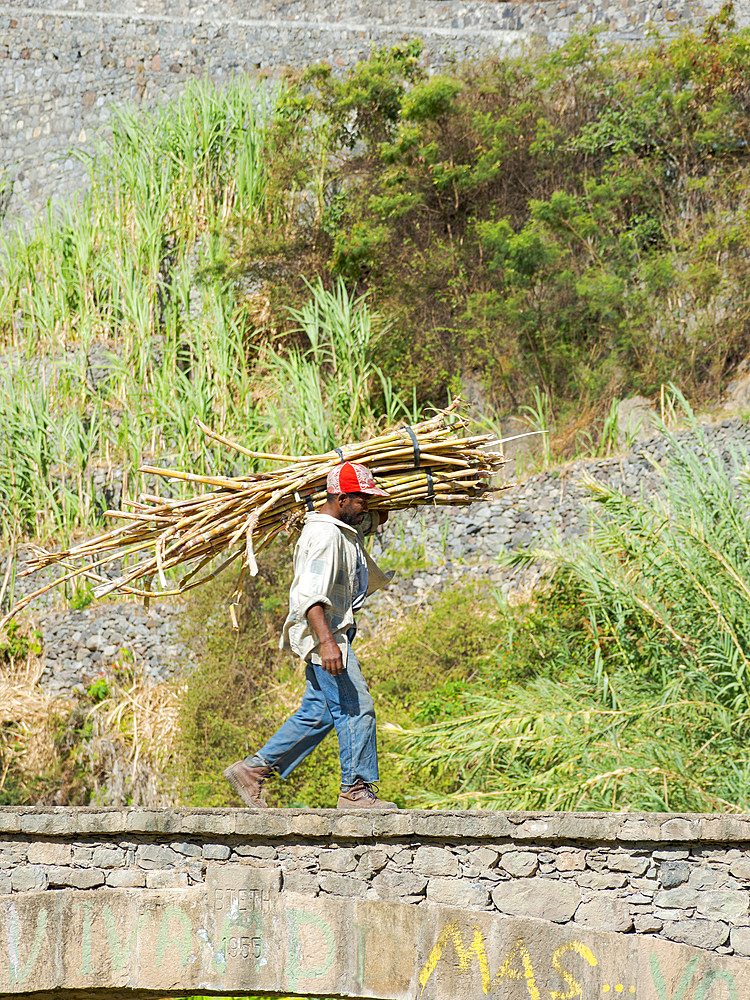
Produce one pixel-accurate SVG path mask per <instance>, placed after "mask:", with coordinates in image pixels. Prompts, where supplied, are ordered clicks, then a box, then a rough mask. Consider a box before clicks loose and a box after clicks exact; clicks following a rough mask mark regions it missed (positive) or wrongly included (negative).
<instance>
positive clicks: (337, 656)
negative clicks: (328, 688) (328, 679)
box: [320, 639, 344, 677]
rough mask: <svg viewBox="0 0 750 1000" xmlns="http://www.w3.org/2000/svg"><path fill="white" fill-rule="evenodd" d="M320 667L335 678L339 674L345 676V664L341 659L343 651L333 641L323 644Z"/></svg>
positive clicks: (321, 646)
mask: <svg viewBox="0 0 750 1000" xmlns="http://www.w3.org/2000/svg"><path fill="white" fill-rule="evenodd" d="M320 665H321V667H322V668H323V669H324V670H326V671H327V672H328V673H329V674H333V676H334V677H335V676H336V675H337V674H343V672H344V662H343V659H342V657H341V650H340V649H339V647H338V646H337V645H336V643H335V642H334V640H333V639H329V640H328V642H321V644H320Z"/></svg>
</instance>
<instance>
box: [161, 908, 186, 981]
mask: <svg viewBox="0 0 750 1000" xmlns="http://www.w3.org/2000/svg"><path fill="white" fill-rule="evenodd" d="M173 917H174V918H175V919H176V920H177V922H178V923H179V924H180V925H181V930H182V934H181V935H180V936H179V937H176V938H174V937H169V936H168V934H169V925H170V923H171V921H172V918H173ZM192 936H193V928H192V927H191V925H190V921H189V920H188V917H187V914H186V913H185V912H184V910H182V909H181V908H180V907H179V906H167V907H166V908H165V910H164V916H163V917H162V918H161V925H160V926H159V936H158V937H157V939H156V967H157V969H158V967H159V966H160V965H161V963H162V962H163V961H164V952H165V951H166V950H167V948H169V947H170V945H171V946H173V947H175V948H178V949H179V952H180V968H181V969H184V968H185V966H186V965H187V963H188V959H189V958H190V951H191V945H192Z"/></svg>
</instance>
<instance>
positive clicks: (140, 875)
mask: <svg viewBox="0 0 750 1000" xmlns="http://www.w3.org/2000/svg"><path fill="white" fill-rule="evenodd" d="M145 884H146V872H143V871H140V869H138V868H119V869H117V870H116V871H111V872H107V885H109V886H111V887H112V888H113V889H138V888H140V887H141V886H144V885H145Z"/></svg>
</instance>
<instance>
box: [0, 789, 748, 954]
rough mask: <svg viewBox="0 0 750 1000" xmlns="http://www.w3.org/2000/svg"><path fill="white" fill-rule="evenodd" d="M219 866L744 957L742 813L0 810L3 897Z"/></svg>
mask: <svg viewBox="0 0 750 1000" xmlns="http://www.w3.org/2000/svg"><path fill="white" fill-rule="evenodd" d="M217 780H221V779H220V777H218V776H217ZM217 871H221V872H223V875H224V876H225V877H226V878H228V877H229V873H231V872H232V871H234V872H235V874H236V873H242V872H244V873H245V874H246V875H247V874H248V873H251V872H252V873H254V874H255V875H256V876H258V873H259V872H260V876H259V877H262V879H263V884H264V886H270V887H273V889H274V891H275V892H281V893H282V902H283V894H284V893H293V894H295V895H301V896H306V897H308V898H310V899H313V898H316V897H341V898H346V899H358V900H376V901H381V902H382V901H386V902H392V903H402V904H408V905H409V906H411V907H421V906H426V905H427V906H429V905H432V904H434V905H439V906H451V907H458V908H460V909H461V910H463V911H469V912H471V913H474V912H477V913H479V912H481V911H487V912H491V913H496V914H503V915H507V916H514V917H519V918H534V919H539V920H543V921H549V922H551V923H554V924H556V925H558V926H559V927H560V928H561V929H568V930H577V929H586V928H589V929H594V930H597V931H611V932H615V933H616V934H620V935H628V934H629V935H633V934H635V935H646V936H649V937H651V938H661V939H667V940H669V941H674V942H679V943H683V944H688V945H690V946H692V947H694V948H698V949H703V950H706V951H711V952H714V953H715V954H717V955H732V954H734V955H739V956H747V955H750V817H740V816H699V815H658V814H590V813H587V814H565V813H554V814H549V813H548V814H543V813H520V812H519V813H493V812H485V813H480V812H474V813H460V812H459V813H455V812H442V813H441V812H424V811H413V812H406V811H403V812H398V813H390V814H389V813H383V812H373V813H368V812H366V811H364V812H363V811H358V812H352V813H341V812H336V811H334V810H319V811H311V810H268V811H252V810H245V809H241V810H230V809H223V810H198V809H175V810H166V809H165V810H154V811H144V810H137V809H88V808H76V809H63V808H59V809H30V808H15V809H10V808H6V809H0V902H2V895H5V894H10V895H11V896H12V897H16V896H19V895H22V894H26V893H40V892H50V891H53V890H59V889H72V890H96V891H103V890H105V889H107V888H118V889H121V888H128V889H144V890H148V889H188V888H190V887H192V886H196V885H204V884H205V883H206V879H207V878H209V879H210V878H211V877H214V878H215V876H216V872H217ZM212 872H213V876H212V874H211V873H212ZM237 877H238V879H239V882H238V883H237V884H240V883H242V882H243V878H244V875H243V876H241V877H240V875H238V876H237ZM226 884H227V885H230V884H231V879H230V880H229V881H226ZM146 898H147V897H145V896H144V899H146ZM231 898H233V897H232V896H231V893H229V892H228V893H227V897H226V903H227V906H228V905H229V903H230V899H231ZM0 912H1V909H0Z"/></svg>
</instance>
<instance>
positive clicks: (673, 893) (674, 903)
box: [654, 885, 698, 910]
mask: <svg viewBox="0 0 750 1000" xmlns="http://www.w3.org/2000/svg"><path fill="white" fill-rule="evenodd" d="M654 903H655V904H656V906H663V907H667V908H675V907H676V908H677V909H678V910H691V909H694V908H695V907H696V906H697V905H698V890H697V889H691V888H690V886H688V885H680V886H677V888H676V889H662V891H661V892H657V893H656V896H655V897H654Z"/></svg>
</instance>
